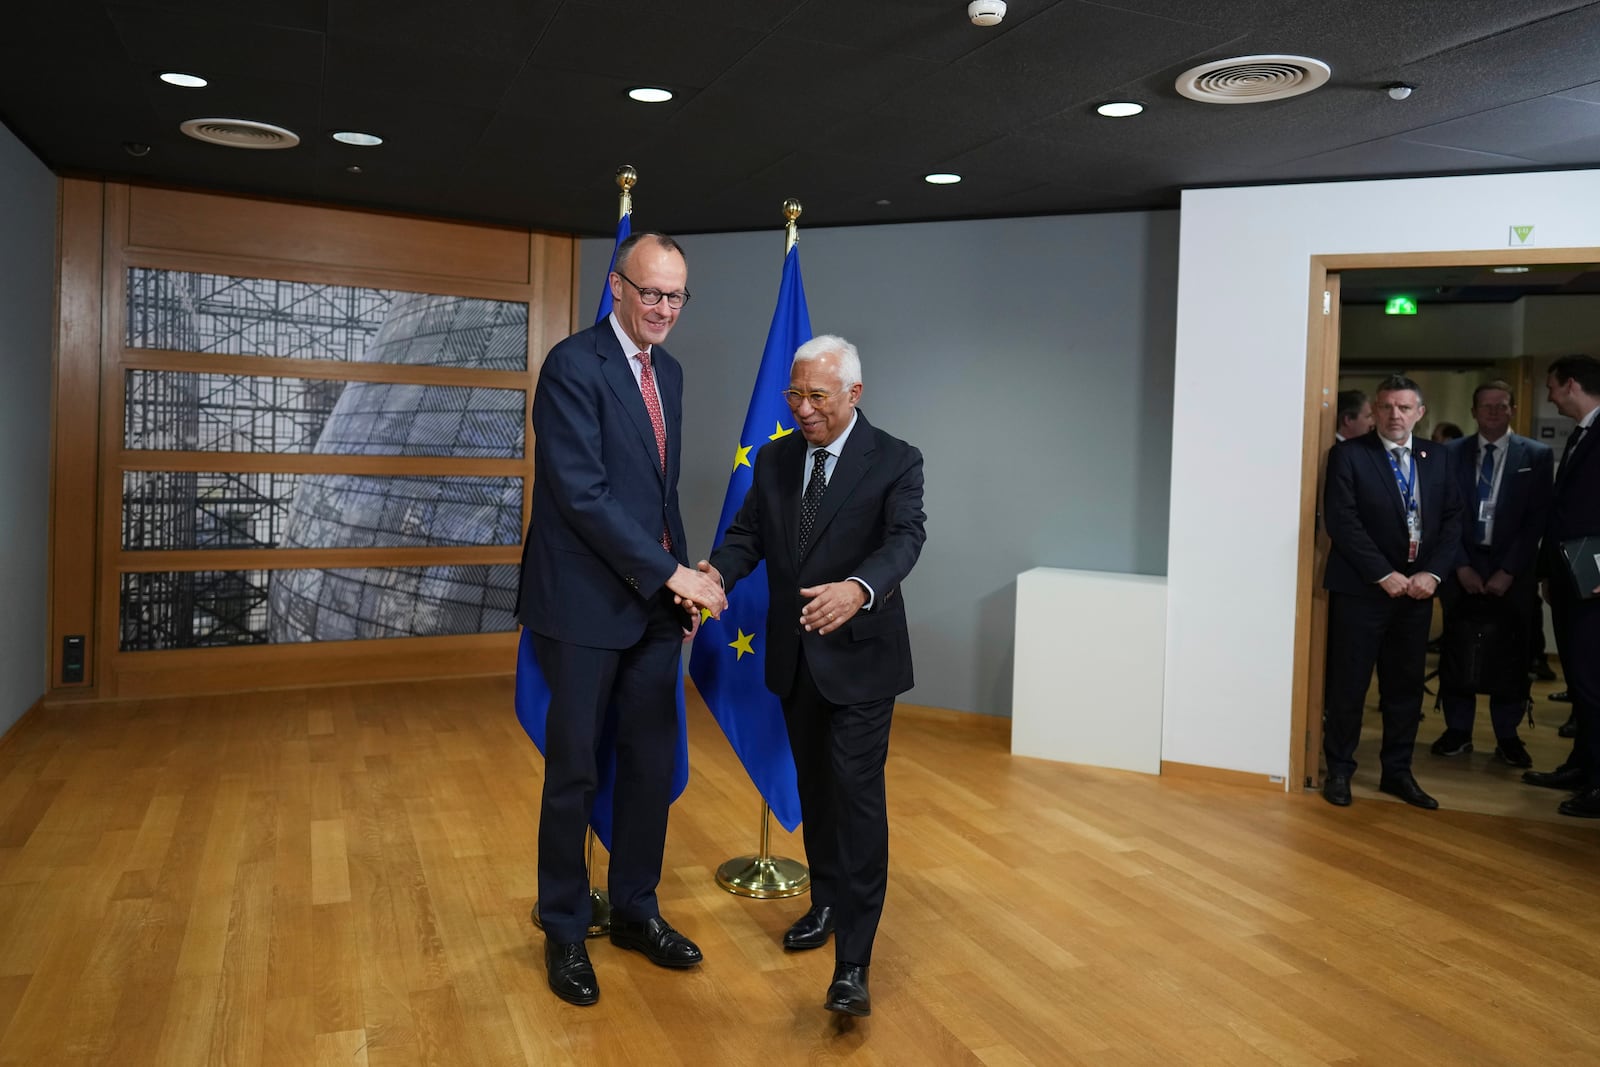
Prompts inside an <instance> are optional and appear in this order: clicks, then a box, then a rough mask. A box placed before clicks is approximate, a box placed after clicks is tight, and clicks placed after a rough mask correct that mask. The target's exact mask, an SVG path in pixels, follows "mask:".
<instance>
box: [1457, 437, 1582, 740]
mask: <svg viewBox="0 0 1600 1067" xmlns="http://www.w3.org/2000/svg"><path fill="white" fill-rule="evenodd" d="M1494 446H1495V447H1496V449H1498V450H1500V451H1501V454H1502V455H1503V457H1504V458H1503V459H1502V460H1501V464H1502V466H1501V473H1500V479H1499V487H1498V491H1497V492H1495V493H1493V494H1492V495H1491V496H1490V497H1489V500H1490V501H1491V503H1492V505H1493V508H1494V521H1493V524H1492V525H1488V526H1485V525H1483V524H1480V523H1479V522H1478V514H1477V509H1478V500H1479V496H1480V494H1479V481H1480V478H1481V474H1482V471H1483V461H1484V452H1483V442H1482V440H1481V438H1480V436H1479V435H1478V434H1474V435H1472V436H1471V437H1463V438H1461V439H1460V440H1457V441H1451V442H1450V443H1449V444H1447V445H1446V446H1445V449H1446V451H1447V452H1448V453H1449V458H1450V461H1451V466H1452V468H1453V470H1454V472H1455V476H1456V489H1457V492H1458V493H1459V495H1460V497H1461V500H1462V503H1463V505H1464V507H1463V513H1462V519H1461V555H1460V558H1459V560H1458V564H1457V565H1458V566H1459V567H1470V568H1471V569H1472V570H1473V571H1475V572H1476V573H1477V575H1478V577H1479V579H1481V580H1482V581H1484V582H1487V581H1489V580H1490V579H1491V578H1492V577H1493V576H1494V575H1495V574H1496V573H1497V572H1500V571H1504V572H1505V573H1507V574H1509V575H1510V576H1511V577H1512V583H1511V588H1510V589H1508V590H1507V591H1506V592H1505V593H1504V594H1503V595H1501V596H1495V595H1493V594H1491V593H1487V592H1485V593H1483V594H1478V595H1473V594H1471V593H1468V592H1467V591H1466V590H1465V589H1463V588H1462V587H1461V585H1460V584H1459V583H1457V582H1451V583H1448V584H1446V585H1445V586H1444V587H1443V588H1442V590H1441V599H1442V600H1443V603H1444V610H1445V627H1446V630H1447V631H1448V630H1449V629H1450V628H1451V623H1452V622H1453V621H1454V619H1455V616H1456V615H1457V613H1460V612H1472V611H1477V612H1487V613H1491V614H1492V617H1493V618H1494V619H1495V620H1496V621H1497V622H1500V623H1501V624H1502V626H1503V632H1505V633H1506V635H1507V637H1508V640H1509V643H1510V644H1511V645H1512V646H1513V647H1511V648H1509V649H1506V650H1505V655H1506V656H1507V658H1508V659H1509V661H1510V662H1511V664H1512V666H1513V667H1514V672H1513V673H1514V675H1515V678H1516V684H1515V685H1513V686H1510V687H1509V688H1506V689H1504V690H1502V691H1498V692H1494V693H1491V694H1489V714H1490V717H1491V718H1492V720H1493V722H1494V734H1495V737H1496V738H1514V737H1516V733H1517V723H1518V722H1519V721H1520V720H1521V718H1522V715H1523V713H1524V712H1525V711H1526V710H1527V701H1528V691H1529V681H1528V674H1527V670H1526V669H1525V668H1526V665H1527V663H1528V658H1529V640H1530V634H1529V632H1528V626H1529V621H1530V620H1531V619H1532V617H1533V615H1534V597H1535V596H1536V595H1537V591H1538V581H1537V578H1536V574H1535V572H1536V570H1537V567H1536V565H1537V563H1538V558H1539V541H1540V538H1541V537H1542V536H1543V535H1544V529H1545V524H1546V522H1548V520H1549V514H1550V498H1551V492H1552V481H1553V473H1554V469H1555V455H1554V453H1553V452H1552V451H1551V450H1550V447H1549V446H1548V445H1542V444H1540V443H1539V442H1537V441H1533V440H1530V439H1529V438H1526V437H1523V436H1521V435H1519V434H1515V433H1507V434H1505V435H1504V436H1502V437H1501V438H1500V440H1498V441H1496V442H1494ZM1486 488H1489V489H1492V488H1493V481H1492V478H1491V480H1490V481H1489V482H1488V483H1487V485H1486ZM1485 534H1487V535H1488V536H1489V538H1490V539H1489V541H1488V542H1487V543H1485V542H1484V541H1483V537H1484V535H1485ZM1447 660H1448V657H1446V658H1445V659H1442V660H1441V665H1443V664H1444V663H1445V662H1446V661H1447ZM1439 683H1440V693H1441V697H1442V701H1443V703H1444V717H1445V725H1446V727H1447V728H1448V729H1450V730H1459V731H1464V732H1465V733H1466V735H1467V736H1468V738H1470V737H1471V734H1472V722H1473V719H1474V717H1475V714H1476V710H1477V708H1476V705H1477V698H1476V696H1475V695H1474V693H1473V692H1472V690H1471V689H1470V688H1466V687H1464V686H1463V685H1462V683H1461V682H1460V680H1458V679H1456V678H1453V677H1449V676H1448V675H1447V674H1445V673H1441V675H1440V678H1439ZM1518 747H1519V748H1520V746H1518ZM1522 765H1523V766H1526V765H1527V764H1526V763H1523V764H1522Z"/></svg>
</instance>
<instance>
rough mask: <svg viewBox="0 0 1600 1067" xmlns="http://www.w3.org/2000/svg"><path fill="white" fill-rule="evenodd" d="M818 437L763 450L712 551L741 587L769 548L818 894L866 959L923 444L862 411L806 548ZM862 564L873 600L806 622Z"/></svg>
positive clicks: (783, 678)
mask: <svg viewBox="0 0 1600 1067" xmlns="http://www.w3.org/2000/svg"><path fill="white" fill-rule="evenodd" d="M806 450H807V442H806V440H805V439H804V438H803V437H802V436H801V435H800V434H798V433H795V434H790V435H788V436H786V437H783V438H780V439H779V440H777V441H775V442H773V443H772V444H769V445H766V446H764V447H763V448H762V449H761V451H760V452H759V453H757V455H756V464H755V475H754V482H753V484H752V485H751V488H750V492H749V494H748V495H747V496H746V498H745V501H744V504H743V505H742V506H741V507H740V509H739V513H738V515H736V516H735V517H734V520H733V524H732V525H731V526H729V527H728V529H727V531H726V533H725V534H724V537H723V542H722V544H721V545H720V546H719V547H718V548H717V550H716V552H714V553H713V554H712V556H711V561H710V562H711V565H712V566H713V567H715V568H716V569H717V570H718V571H719V572H720V573H721V574H722V577H723V580H724V581H725V582H726V584H727V586H728V588H729V589H732V588H733V585H734V583H735V582H737V581H738V580H739V579H741V578H743V577H744V576H745V575H747V574H749V573H750V572H751V571H752V570H753V569H754V568H755V566H756V564H757V563H759V562H761V561H762V560H765V561H766V564H767V585H768V595H769V597H770V600H769V607H768V613H767V652H766V674H767V687H768V688H769V689H771V690H772V692H773V693H775V694H777V696H778V697H779V698H780V699H781V700H782V702H783V712H784V719H785V721H786V723H787V726H788V731H789V743H790V746H791V747H792V748H793V750H794V759H795V771H796V776H797V779H798V784H799V791H800V808H801V815H802V817H803V819H804V831H803V832H804V838H805V845H806V857H807V859H808V861H809V862H810V865H811V899H812V902H813V906H814V907H816V906H821V907H830V908H833V909H834V911H835V914H836V915H837V920H836V922H837V926H836V930H837V933H836V942H835V954H836V956H837V958H838V959H839V960H840V961H844V962H849V963H853V964H857V965H860V966H862V967H865V966H866V965H867V964H869V963H870V961H871V957H872V941H873V938H874V936H875V935H876V933H877V928H878V920H879V918H880V916H881V915H882V913H883V897H884V890H885V887H886V886H887V884H888V875H889V824H888V814H887V808H886V802H885V795H884V780H883V767H884V761H885V760H886V758H887V757H888V752H889V723H890V718H891V715H892V712H893V711H894V698H895V697H896V696H898V695H899V694H900V693H903V692H905V691H906V690H907V689H910V688H911V685H912V675H911V643H910V638H909V636H908V634H907V631H906V608H905V598H904V597H903V596H901V595H900V583H901V582H902V581H904V579H905V577H906V575H907V574H909V573H910V572H911V568H912V566H913V564H915V563H916V561H917V557H918V555H919V554H920V552H921V550H922V543H923V540H924V537H925V534H924V531H923V522H924V515H923V511H922V453H921V452H919V451H918V450H917V449H915V448H913V447H912V446H911V445H908V444H906V443H905V442H904V441H901V440H899V439H898V438H895V437H891V436H890V435H889V434H887V433H884V432H883V431H882V430H879V429H877V428H876V427H874V426H873V425H872V424H871V423H869V422H868V421H867V419H866V416H864V415H861V414H860V413H859V411H858V412H857V414H856V421H855V424H854V426H853V427H852V428H851V429H850V431H849V437H848V438H847V439H846V441H845V444H844V448H843V451H842V453H840V455H839V458H838V460H837V463H836V465H835V467H834V471H833V475H832V477H831V478H830V479H829V480H828V483H827V491H826V493H825V494H824V495H823V497H822V502H821V507H820V508H819V510H818V512H817V516H816V519H815V523H814V526H813V528H812V533H811V539H810V543H809V545H808V547H807V549H806V552H805V554H804V555H803V556H802V555H801V554H800V552H799V545H798V531H799V513H800V508H801V497H802V494H803V493H804V490H805V483H806V480H807V473H808V472H807V470H806V461H805V457H806ZM851 577H855V578H859V579H861V580H862V581H864V582H865V583H866V584H867V585H868V586H869V587H870V588H871V589H872V591H873V593H874V596H875V599H874V601H873V604H872V607H871V610H869V611H863V612H860V613H858V614H857V615H855V616H854V617H853V618H852V619H850V620H849V621H848V622H847V623H845V624H844V625H843V626H842V627H840V628H839V629H838V630H835V631H834V632H832V633H828V634H821V633H819V632H817V631H816V630H812V631H810V632H807V631H805V630H804V629H802V628H801V626H800V624H799V622H798V620H799V619H800V614H801V609H802V606H803V604H804V599H803V598H802V597H801V596H800V590H801V589H802V588H809V587H812V586H818V585H822V584H824V583H828V582H837V581H842V580H844V579H847V578H851Z"/></svg>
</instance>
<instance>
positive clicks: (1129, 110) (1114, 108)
mask: <svg viewBox="0 0 1600 1067" xmlns="http://www.w3.org/2000/svg"><path fill="white" fill-rule="evenodd" d="M1095 110H1096V111H1098V112H1099V113H1100V114H1102V115H1104V116H1105V117H1106V118H1108V119H1125V118H1128V117H1129V116H1130V115H1137V114H1138V113H1139V112H1141V111H1143V110H1144V105H1143V104H1136V103H1134V102H1133V101H1132V100H1113V101H1111V102H1110V103H1106V104H1101V105H1100V106H1099V107H1097V108H1095Z"/></svg>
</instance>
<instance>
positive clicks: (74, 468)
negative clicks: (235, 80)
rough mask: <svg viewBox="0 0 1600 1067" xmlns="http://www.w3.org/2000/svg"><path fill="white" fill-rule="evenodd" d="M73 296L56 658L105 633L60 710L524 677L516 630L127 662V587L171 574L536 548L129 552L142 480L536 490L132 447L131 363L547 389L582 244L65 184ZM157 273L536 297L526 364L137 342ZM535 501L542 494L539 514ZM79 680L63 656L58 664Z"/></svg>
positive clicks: (60, 376) (440, 462) (469, 558)
mask: <svg viewBox="0 0 1600 1067" xmlns="http://www.w3.org/2000/svg"><path fill="white" fill-rule="evenodd" d="M61 247H62V251H61V268H60V275H61V298H60V303H59V306H60V314H59V337H58V349H59V351H58V357H57V383H56V385H57V392H56V421H55V425H54V427H53V433H54V440H53V445H52V449H53V456H52V476H53V481H52V522H53V527H52V575H51V580H52V594H51V595H52V616H51V633H52V639H53V650H52V655H53V656H58V655H59V649H60V636H62V635H64V634H66V633H86V634H88V635H90V640H89V653H90V655H89V679H90V680H91V681H92V682H93V683H94V684H93V685H87V684H86V685H84V686H79V687H75V689H74V690H72V691H68V690H66V689H64V688H62V687H60V686H56V687H54V688H53V689H52V691H51V694H50V696H51V699H53V700H63V699H72V698H73V697H74V696H79V697H89V698H94V697H99V698H127V697H142V696H155V695H181V694H188V693H221V692H233V691H241V690H247V689H260V688H274V687H278V686H282V685H288V684H293V685H303V684H321V683H327V684H337V683H346V682H359V681H383V680H394V679H415V678H425V677H437V676H461V675H472V674H486V673H505V672H508V671H510V670H512V669H513V668H514V665H515V650H516V635H515V634H514V633H499V634H470V635H461V636H448V637H419V638H400V639H390V640H375V641H337V642H323V643H298V644H282V645H249V646H234V647H225V648H200V649H173V650H166V651H155V652H122V651H120V650H119V647H118V645H119V643H120V640H121V632H120V619H119V597H120V583H121V575H122V574H123V573H125V572H132V571H143V570H152V569H160V570H165V569H171V570H179V571H188V570H211V569H218V568H222V569H269V570H270V569H277V568H281V567H285V566H323V565H327V566H340V567H365V566H377V567H383V566H395V565H402V564H404V565H430V564H450V563H463V564H486V563H512V564H514V563H515V562H516V560H517V559H519V558H520V554H521V549H520V546H461V547H454V548H452V547H448V546H444V547H431V548H419V549H395V548H386V549H385V548H379V549H365V548H362V549H326V550H304V551H289V550H280V549H230V550H226V551H225V552H222V553H220V554H219V553H216V552H205V551H185V552H123V551H122V549H121V508H122V474H123V471H124V470H135V469H158V468H159V469H174V470H180V469H181V470H202V469H203V470H241V471H243V470H286V471H295V472H302V473H306V472H315V471H328V472H339V473H375V474H444V475H449V474H498V475H508V474H509V475H512V476H520V477H522V478H523V479H524V482H525V486H527V487H529V488H531V481H532V474H533V461H532V448H531V442H530V444H529V447H528V449H527V451H526V455H525V457H524V458H523V459H520V460H491V459H462V458H450V457H420V456H419V457H411V456H338V455H331V454H330V455H254V454H251V455H236V454H231V453H228V454H218V453H204V454H202V453H172V452H150V453H145V452H140V451H128V450H125V449H124V448H123V447H122V445H123V439H122V438H123V425H122V423H123V402H124V386H125V380H126V378H125V375H126V372H127V371H128V370H129V369H130V368H134V367H144V368H166V369H175V370H191V371H192V370H199V369H202V368H204V369H206V370H212V371H216V370H222V371H231V372H235V373H266V374H280V375H288V376H303V377H314V378H327V379H341V378H348V379H350V380H382V381H398V382H416V383H419V384H430V385H452V384H459V385H472V386H479V387H494V388H507V389H517V390H522V391H523V392H524V393H525V394H531V392H532V388H533V385H534V383H535V381H536V380H537V374H538V366H539V363H540V362H542V360H543V357H544V354H545V351H546V350H547V349H548V348H549V347H550V346H551V345H553V344H555V343H556V342H557V341H559V340H560V339H561V338H562V337H564V336H566V335H567V334H568V333H570V332H571V331H572V327H573V322H574V307H575V299H576V292H577V284H576V275H575V272H576V269H577V262H576V260H577V256H576V244H575V242H574V241H573V240H572V239H571V238H568V237H560V236H556V235H550V234H533V233H528V232H526V231H518V230H510V229H504V228H495V227H486V226H471V225H465V224H456V223H447V222H434V221H429V220H423V219H413V218H403V217H398V216H386V215H380V214H373V213H367V212H357V211H344V210H340V209H336V208H325V207H314V206H307V205H297V204H284V203H275V202H269V201H260V200H251V199H246V198H239V197H228V196H220V195H212V194H203V193H182V192H176V191H172V190H165V189H150V188H143V187H131V186H127V185H121V184H116V183H111V184H104V185H102V184H100V183H95V182H76V181H74V182H64V183H63V184H62V244H61ZM135 265H140V266H151V267H158V268H161V269H170V270H200V271H210V272H215V273H221V274H233V275H237V276H243V277H274V278H284V279H288V280H303V281H311V282H320V283H326V284H334V285H356V286H368V285H371V286H379V287H384V288H395V289H403V290H411V291H417V292H436V293H444V294H452V295H461V296H477V297H486V298H490V299H499V300H514V301H518V302H525V303H527V305H528V310H529V314H528V323H529V325H528V340H529V367H528V369H527V371H525V372H522V371H518V372H504V371H471V370H462V369H452V368H437V367H421V366H409V365H407V366H394V367H390V366H387V365H380V364H337V365H335V364H333V363H327V362H310V361H292V360H282V359H271V360H268V359H265V358H254V357H249V356H207V355H200V354H197V353H183V352H165V351H156V350H130V349H127V348H126V347H125V346H124V337H125V328H124V320H125V315H126V308H125V288H126V279H127V268H128V267H130V266H135ZM528 495H529V494H528V493H527V492H526V491H525V492H524V508H525V509H526V504H527V498H528ZM52 669H53V677H55V678H59V664H52Z"/></svg>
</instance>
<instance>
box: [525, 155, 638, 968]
mask: <svg viewBox="0 0 1600 1067" xmlns="http://www.w3.org/2000/svg"><path fill="white" fill-rule="evenodd" d="M638 182H639V172H638V171H637V170H635V169H634V168H633V165H632V164H630V163H624V164H623V165H622V166H620V167H618V168H617V188H618V189H621V190H622V192H621V194H620V195H619V196H618V197H617V221H618V222H621V221H622V220H623V219H625V218H627V217H628V216H629V215H631V214H633V187H634V186H635V185H637V184H638ZM606 284H607V285H609V284H611V281H610V279H609V278H608V279H606ZM594 843H595V836H594V827H593V826H591V827H589V832H588V834H587V835H586V837H585V840H584V846H583V866H584V869H585V870H587V871H588V872H589V929H588V931H587V933H588V935H589V936H590V937H604V936H605V935H606V934H608V933H610V932H611V895H610V894H609V893H607V892H606V891H605V890H604V889H602V888H600V887H599V886H597V885H595V884H594ZM533 925H535V926H537V927H539V928H540V929H541V930H542V929H544V923H542V922H540V921H539V902H538V901H534V903H533Z"/></svg>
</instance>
